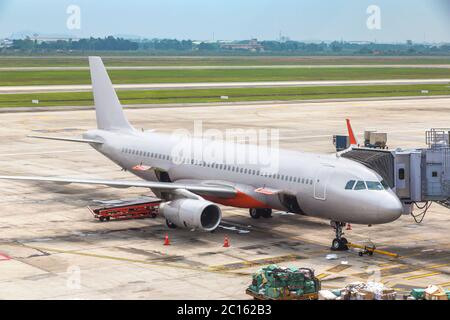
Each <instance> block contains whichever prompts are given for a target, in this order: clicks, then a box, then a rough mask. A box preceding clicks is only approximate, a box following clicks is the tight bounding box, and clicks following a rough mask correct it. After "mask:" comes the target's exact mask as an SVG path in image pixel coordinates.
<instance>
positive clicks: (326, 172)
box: [314, 165, 333, 200]
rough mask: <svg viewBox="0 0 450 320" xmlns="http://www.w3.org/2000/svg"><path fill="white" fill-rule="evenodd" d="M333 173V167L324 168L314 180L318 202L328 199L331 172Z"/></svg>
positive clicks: (315, 196) (315, 195)
mask: <svg viewBox="0 0 450 320" xmlns="http://www.w3.org/2000/svg"><path fill="white" fill-rule="evenodd" d="M332 171H333V167H332V166H326V165H324V166H322V167H321V168H320V169H319V170H318V172H317V174H316V177H315V179H314V198H315V199H317V200H326V199H327V184H328V180H329V179H330V175H331V172H332Z"/></svg>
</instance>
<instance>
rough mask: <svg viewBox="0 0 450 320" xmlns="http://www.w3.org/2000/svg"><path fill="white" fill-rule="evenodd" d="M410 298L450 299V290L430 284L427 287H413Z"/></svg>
mask: <svg viewBox="0 0 450 320" xmlns="http://www.w3.org/2000/svg"><path fill="white" fill-rule="evenodd" d="M408 300H450V290H444V289H443V288H442V287H440V286H435V285H429V286H428V287H427V288H426V289H413V290H412V291H411V296H410V297H408Z"/></svg>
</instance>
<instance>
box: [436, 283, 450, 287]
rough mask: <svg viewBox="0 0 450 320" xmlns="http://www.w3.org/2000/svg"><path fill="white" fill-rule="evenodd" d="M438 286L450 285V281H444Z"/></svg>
mask: <svg viewBox="0 0 450 320" xmlns="http://www.w3.org/2000/svg"><path fill="white" fill-rule="evenodd" d="M438 286H441V287H444V288H445V287H450V282H444V283H439V284H438Z"/></svg>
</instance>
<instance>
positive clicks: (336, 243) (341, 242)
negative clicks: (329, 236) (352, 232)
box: [331, 221, 348, 251]
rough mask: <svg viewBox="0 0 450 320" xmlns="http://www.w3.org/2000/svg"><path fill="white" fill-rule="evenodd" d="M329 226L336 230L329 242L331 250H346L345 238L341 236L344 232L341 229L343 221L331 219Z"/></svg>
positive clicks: (343, 224) (343, 225)
mask: <svg viewBox="0 0 450 320" xmlns="http://www.w3.org/2000/svg"><path fill="white" fill-rule="evenodd" d="M331 226H332V227H333V228H334V230H335V231H336V238H335V239H334V240H333V242H332V243H331V250H333V251H346V250H348V246H347V243H348V241H347V239H345V238H343V237H342V236H343V235H344V232H343V231H342V230H343V228H344V227H345V223H344V222H336V221H331Z"/></svg>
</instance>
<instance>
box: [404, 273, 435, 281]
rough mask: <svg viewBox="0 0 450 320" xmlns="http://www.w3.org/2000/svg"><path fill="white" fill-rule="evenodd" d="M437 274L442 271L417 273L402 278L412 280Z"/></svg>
mask: <svg viewBox="0 0 450 320" xmlns="http://www.w3.org/2000/svg"><path fill="white" fill-rule="evenodd" d="M438 274H442V272H430V273H425V274H419V275H417V276H411V277H406V278H404V279H406V280H414V279H420V278H427V277H432V276H435V275H438Z"/></svg>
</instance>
